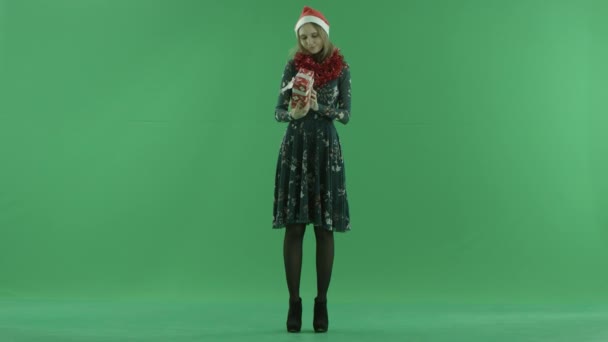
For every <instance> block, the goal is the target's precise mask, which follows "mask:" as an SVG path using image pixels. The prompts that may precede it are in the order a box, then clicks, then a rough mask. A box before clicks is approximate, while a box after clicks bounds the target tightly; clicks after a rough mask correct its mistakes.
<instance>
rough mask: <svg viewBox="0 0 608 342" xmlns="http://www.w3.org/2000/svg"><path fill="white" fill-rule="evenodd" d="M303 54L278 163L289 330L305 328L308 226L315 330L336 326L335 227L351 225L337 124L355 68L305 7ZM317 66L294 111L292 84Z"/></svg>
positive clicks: (283, 103) (286, 75) (284, 96)
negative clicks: (306, 95) (331, 305)
mask: <svg viewBox="0 0 608 342" xmlns="http://www.w3.org/2000/svg"><path fill="white" fill-rule="evenodd" d="M295 32H296V37H297V41H298V45H297V48H296V50H297V52H296V53H295V55H294V56H293V58H292V59H290V60H289V61H288V62H287V65H286V66H285V70H284V72H283V76H282V80H281V93H280V95H279V99H278V103H277V106H276V108H275V119H276V120H277V121H279V122H287V123H288V125H287V130H286V132H285V135H284V137H283V141H282V143H281V148H280V153H279V157H278V161H277V168H276V178H275V190H274V210H273V214H274V215H273V228H283V227H285V239H284V242H283V257H284V263H285V275H286V278H287V287H288V290H289V297H290V298H289V311H288V314H287V330H288V331H289V332H299V331H300V329H301V325H302V299H301V298H300V293H299V292H300V274H301V269H302V241H303V238H304V231H305V228H306V225H308V224H312V225H313V226H314V232H315V237H316V249H317V250H316V270H317V297H316V298H315V302H314V318H313V327H314V330H315V332H326V331H327V329H328V326H329V319H328V313H327V291H328V288H329V283H330V279H331V272H332V267H333V260H334V236H333V232H334V231H336V232H346V231H349V230H350V228H351V227H350V217H349V211H348V200H347V193H346V182H345V173H344V161H343V159H342V150H341V145H340V140H339V138H338V133H337V132H336V128H335V126H334V121H339V122H340V123H342V124H346V123H348V121H349V119H350V103H351V91H350V70H349V66H348V64H347V63H346V62H345V61H344V58H343V56H342V54H341V53H340V50H339V49H337V48H336V47H334V45H333V44H332V43H331V41H330V40H329V22H328V21H327V19H326V18H325V17H324V16H323V14H321V13H320V12H319V11H317V10H314V9H312V8H310V7H304V9H303V11H302V13H301V15H300V18H299V19H298V21H297V23H296V25H295ZM303 69H305V70H310V71H313V73H314V74H313V77H314V80H313V82H312V83H313V88H312V93H311V96H310V100H309V101H307V102H306V103H305V104H302V102H299V105H296V106H295V107H292V108H290V103H291V100H292V93H293V92H292V89H291V87H292V83H293V80H294V77H295V75H296V74H297V73H298V71H300V70H303Z"/></svg>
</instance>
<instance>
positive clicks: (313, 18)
mask: <svg viewBox="0 0 608 342" xmlns="http://www.w3.org/2000/svg"><path fill="white" fill-rule="evenodd" d="M306 23H315V24H317V25H319V26H321V28H322V29H323V30H325V32H326V33H327V35H328V36H329V21H327V19H325V17H324V16H323V14H322V13H321V12H319V11H317V10H315V9H313V8H310V7H308V6H304V9H303V10H302V14H300V18H299V19H298V22H297V23H296V27H295V31H296V36H297V35H298V30H299V29H300V27H302V25H304V24H306Z"/></svg>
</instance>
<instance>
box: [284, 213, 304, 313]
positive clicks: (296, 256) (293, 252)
mask: <svg viewBox="0 0 608 342" xmlns="http://www.w3.org/2000/svg"><path fill="white" fill-rule="evenodd" d="M305 229H306V225H304V224H293V225H287V227H286V229H285V240H284V241H283V259H284V262H285V276H286V279H287V289H288V290H289V299H290V301H292V302H296V301H298V300H299V298H300V275H301V273H302V242H303V241H304V231H305Z"/></svg>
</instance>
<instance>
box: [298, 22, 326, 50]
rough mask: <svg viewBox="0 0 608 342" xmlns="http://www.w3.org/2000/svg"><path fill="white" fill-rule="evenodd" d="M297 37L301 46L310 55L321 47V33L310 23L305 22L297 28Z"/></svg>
mask: <svg viewBox="0 0 608 342" xmlns="http://www.w3.org/2000/svg"><path fill="white" fill-rule="evenodd" d="M298 39H300V44H301V45H302V47H304V48H305V49H306V51H308V53H310V54H312V55H314V54H315V53H317V52H319V51H321V50H322V49H323V40H322V39H321V35H320V34H319V32H317V29H316V28H315V27H314V26H313V25H312V24H311V23H306V24H304V25H302V27H300V29H299V30H298Z"/></svg>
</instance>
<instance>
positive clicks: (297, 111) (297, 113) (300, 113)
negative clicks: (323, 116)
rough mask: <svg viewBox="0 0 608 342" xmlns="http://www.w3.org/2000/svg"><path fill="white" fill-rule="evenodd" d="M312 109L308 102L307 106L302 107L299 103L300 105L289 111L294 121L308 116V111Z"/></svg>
mask: <svg viewBox="0 0 608 342" xmlns="http://www.w3.org/2000/svg"><path fill="white" fill-rule="evenodd" d="M309 109H310V101H308V103H306V105H304V106H303V105H302V104H301V103H298V105H297V106H296V107H295V108H291V110H290V111H289V115H290V116H291V117H292V118H294V119H296V120H297V119H301V118H303V117H305V116H306V114H308V110H309Z"/></svg>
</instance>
